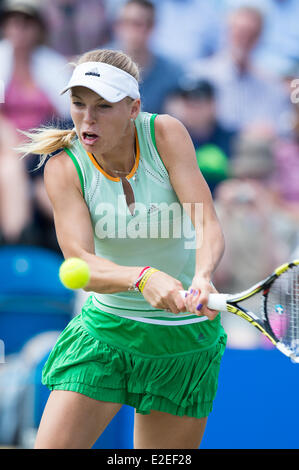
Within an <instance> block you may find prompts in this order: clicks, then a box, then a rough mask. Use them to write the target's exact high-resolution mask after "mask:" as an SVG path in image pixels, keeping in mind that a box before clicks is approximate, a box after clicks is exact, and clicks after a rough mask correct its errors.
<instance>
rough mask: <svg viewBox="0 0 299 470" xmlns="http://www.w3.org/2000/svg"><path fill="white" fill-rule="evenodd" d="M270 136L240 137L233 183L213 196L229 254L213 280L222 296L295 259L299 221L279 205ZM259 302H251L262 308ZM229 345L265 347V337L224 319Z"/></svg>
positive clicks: (231, 318) (249, 304)
mask: <svg viewBox="0 0 299 470" xmlns="http://www.w3.org/2000/svg"><path fill="white" fill-rule="evenodd" d="M274 143H275V140H274V139H273V138H272V137H271V136H270V135H269V136H268V137H265V136H263V137H262V136H257V135H254V134H253V133H251V135H245V136H241V138H240V141H239V143H238V145H237V146H236V148H235V154H234V156H233V157H232V158H231V159H230V174H231V176H232V178H231V179H228V180H226V181H224V182H222V183H221V184H220V185H219V186H218V188H217V190H216V194H215V208H216V211H217V214H218V217H219V220H220V223H221V226H222V229H223V233H224V237H225V245H226V249H225V253H224V256H223V258H222V260H221V262H220V264H219V267H218V268H217V271H216V273H215V277H214V282H215V285H216V287H217V289H218V290H220V291H221V292H230V293H234V292H240V291H242V290H245V289H246V288H248V287H249V286H251V285H253V284H255V283H256V282H258V281H260V280H261V279H263V278H265V277H266V276H267V275H269V274H270V273H271V272H272V271H273V269H275V268H276V267H277V266H279V265H280V264H283V263H284V262H286V261H287V260H288V259H291V257H292V254H293V252H294V249H295V248H296V246H297V242H298V240H296V237H297V233H298V221H297V222H296V220H294V218H292V217H290V215H289V213H288V212H287V211H284V209H283V208H282V207H281V205H280V204H277V199H276V194H275V192H274V191H273V189H272V187H271V177H272V175H273V173H274V172H275V160H274V155H273V146H274ZM258 302H259V299H255V298H252V299H250V300H248V301H247V307H248V308H249V309H250V308H251V309H253V311H254V310H255V309H259V303H258ZM222 320H223V325H224V327H225V329H226V331H227V332H228V336H229V343H228V345H229V346H231V347H241V348H243V347H245V348H246V347H257V346H262V347H263V346H267V347H269V343H268V342H265V340H264V339H263V337H262V335H260V333H258V332H257V331H255V329H254V328H251V326H250V325H248V324H247V322H244V321H243V320H242V319H237V318H235V316H230V315H225V316H224V315H223V318H222Z"/></svg>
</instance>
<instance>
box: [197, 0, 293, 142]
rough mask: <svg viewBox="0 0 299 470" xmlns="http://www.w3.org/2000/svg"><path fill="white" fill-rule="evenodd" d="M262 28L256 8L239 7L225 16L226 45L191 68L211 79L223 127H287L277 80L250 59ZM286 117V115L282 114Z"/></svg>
mask: <svg viewBox="0 0 299 470" xmlns="http://www.w3.org/2000/svg"><path fill="white" fill-rule="evenodd" d="M262 29H263V18H262V15H261V13H260V11H259V10H257V9H254V8H249V7H242V8H238V9H236V10H234V11H233V12H232V13H231V15H230V16H229V19H228V32H227V34H228V37H227V41H226V42H227V45H226V47H225V48H224V50H222V51H221V52H220V53H218V54H216V55H215V56H214V57H212V58H210V59H206V60H203V61H201V60H200V61H197V62H195V63H194V64H193V66H192V67H191V72H192V73H193V74H194V75H195V76H197V77H206V78H208V79H210V80H212V81H213V83H214V84H215V85H216V87H217V91H218V95H217V97H218V115H219V119H220V122H221V123H222V124H224V125H225V126H226V127H229V128H233V129H236V130H243V129H245V128H246V127H247V126H249V125H252V124H257V123H261V124H264V123H267V124H269V125H271V126H272V127H273V129H274V130H275V131H276V132H278V133H279V134H286V133H288V132H289V130H290V122H289V121H288V117H289V114H290V108H291V106H290V99H289V95H288V94H287V93H286V91H285V89H284V87H283V86H282V85H281V83H280V82H279V81H278V80H276V79H275V78H274V77H273V76H271V75H269V76H267V75H265V73H262V72H261V71H260V70H257V69H256V68H255V67H254V65H253V63H252V53H253V51H254V49H255V45H256V44H257V41H258V39H259V37H260V34H261V32H262ZM286 117H287V118H286Z"/></svg>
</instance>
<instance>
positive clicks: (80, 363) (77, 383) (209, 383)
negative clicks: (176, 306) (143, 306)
mask: <svg viewBox="0 0 299 470" xmlns="http://www.w3.org/2000/svg"><path fill="white" fill-rule="evenodd" d="M208 322H209V321H206V322H201V323H193V324H187V325H180V326H165V325H156V324H148V323H142V322H139V321H135V320H130V319H126V318H122V317H118V316H116V315H111V314H108V313H105V312H102V311H100V310H99V309H98V308H96V307H95V306H94V303H93V302H92V296H90V297H89V299H88V300H87V301H86V303H85V305H84V306H83V309H82V312H81V313H80V314H79V315H77V316H76V317H74V318H73V319H72V320H71V322H70V323H69V324H68V325H67V327H66V328H65V330H64V331H63V332H62V333H61V334H60V336H59V337H58V340H57V343H56V345H55V346H54V348H53V350H52V351H51V353H50V355H49V357H48V360H47V362H46V364H45V366H44V368H43V374H42V383H43V384H44V385H46V386H47V387H48V388H49V389H50V390H71V391H74V392H78V393H82V394H83V395H86V396H88V397H90V398H93V399H96V400H101V401H108V402H114V403H121V404H127V405H130V406H132V407H134V408H135V409H136V412H137V413H141V414H149V413H150V411H151V410H158V411H163V412H166V413H170V414H173V415H177V416H184V415H185V416H192V417H196V418H202V417H206V416H208V414H209V413H210V412H211V411H212V406H213V400H214V398H215V395H216V391H217V386H218V374H219V368H220V362H221V358H222V355H223V352H224V349H225V344H226V334H225V332H224V330H223V328H222V327H221V324H220V322H219V334H218V335H217V337H216V339H215V341H214V344H212V346H211V345H209V346H208V347H206V348H205V347H203V345H202V344H201V342H200V340H201V338H202V336H203V335H202V331H203V327H204V325H203V324H204V323H206V324H207V323H208ZM95 323H96V325H95ZM207 326H209V325H207ZM170 345H171V346H170Z"/></svg>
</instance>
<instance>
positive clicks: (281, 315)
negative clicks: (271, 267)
mask: <svg viewBox="0 0 299 470" xmlns="http://www.w3.org/2000/svg"><path fill="white" fill-rule="evenodd" d="M186 292H187V291H181V295H182V297H183V298H184V297H185V294H186ZM258 294H260V295H261V299H260V301H261V302H260V303H261V305H260V315H259V316H258V315H256V314H255V313H253V312H251V311H249V310H247V309H246V308H245V307H244V306H241V305H240V302H242V301H245V300H246V299H249V298H250V297H253V296H256V295H258ZM208 307H209V308H211V309H212V310H219V311H221V312H230V313H233V314H235V315H237V316H238V317H241V318H243V319H244V320H246V321H248V322H249V323H251V324H252V325H253V326H255V327H256V328H257V329H258V330H259V331H260V332H261V333H263V334H264V335H265V336H266V337H267V338H268V339H269V340H270V341H271V342H272V343H273V344H274V346H276V348H277V349H278V350H279V351H281V352H282V353H283V354H285V355H286V356H288V357H289V358H290V359H291V360H292V361H293V362H296V363H299V259H298V260H294V261H292V262H291V263H286V264H283V265H282V266H279V268H277V269H275V271H274V272H273V273H272V274H271V275H270V276H268V277H267V278H266V279H264V280H263V281H260V282H258V283H257V284H255V285H254V286H252V287H251V288H250V289H247V290H245V291H243V292H240V293H238V294H234V295H230V294H210V295H209V301H208Z"/></svg>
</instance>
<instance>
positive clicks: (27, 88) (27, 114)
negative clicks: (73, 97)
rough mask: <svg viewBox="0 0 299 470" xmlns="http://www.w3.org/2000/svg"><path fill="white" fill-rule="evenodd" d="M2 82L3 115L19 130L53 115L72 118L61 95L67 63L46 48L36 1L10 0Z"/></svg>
mask: <svg viewBox="0 0 299 470" xmlns="http://www.w3.org/2000/svg"><path fill="white" fill-rule="evenodd" d="M1 29H2V37H3V39H2V40H1V41H0V61H1V63H2V64H5V66H3V67H1V69H0V79H1V80H3V82H4V85H5V103H4V104H3V105H2V106H1V113H2V114H4V115H5V116H6V117H7V118H8V119H10V120H11V121H12V122H13V123H14V124H15V126H16V128H18V129H22V130H26V129H29V128H32V127H36V126H39V125H40V124H44V123H46V122H47V121H48V120H50V119H52V117H53V116H62V117H68V116H69V106H68V100H67V98H63V97H60V96H59V91H60V90H61V89H62V88H63V86H64V84H65V83H66V81H67V79H68V77H69V72H70V71H69V70H67V62H66V60H65V59H64V58H63V57H62V56H61V55H60V54H57V53H56V52H55V51H53V50H52V49H50V48H49V47H48V46H46V45H45V40H46V31H45V25H44V20H43V17H42V15H41V12H40V8H39V3H38V2H37V0H24V1H18V0H7V1H6V2H5V3H4V12H3V13H2V18H1Z"/></svg>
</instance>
